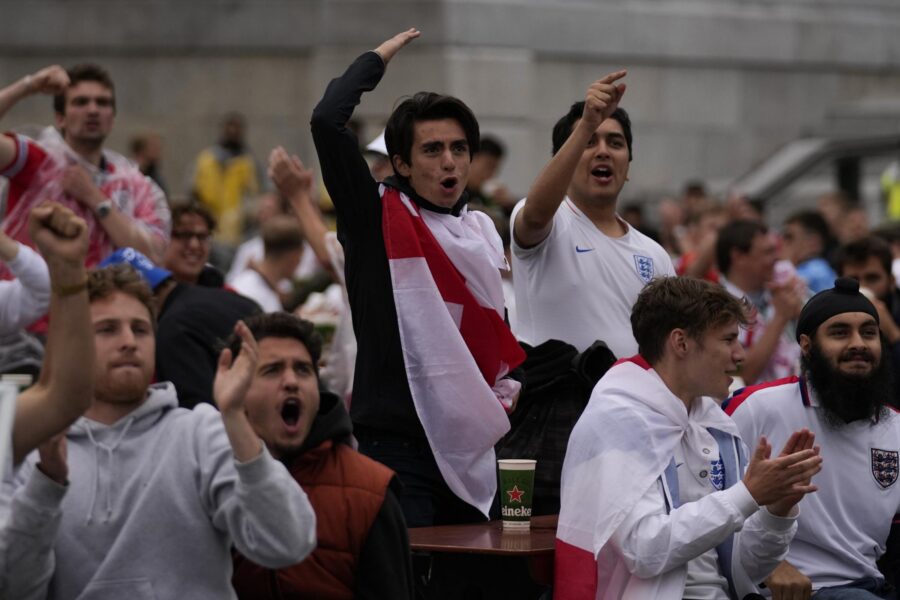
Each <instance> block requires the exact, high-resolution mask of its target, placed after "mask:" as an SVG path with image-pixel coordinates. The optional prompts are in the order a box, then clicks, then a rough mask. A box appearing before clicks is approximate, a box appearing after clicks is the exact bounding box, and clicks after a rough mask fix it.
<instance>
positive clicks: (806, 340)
mask: <svg viewBox="0 0 900 600" xmlns="http://www.w3.org/2000/svg"><path fill="white" fill-rule="evenodd" d="M799 344H800V352H802V353H803V356H809V348H810V347H811V346H812V338H811V337H809V336H808V335H806V334H805V333H801V334H800V340H799Z"/></svg>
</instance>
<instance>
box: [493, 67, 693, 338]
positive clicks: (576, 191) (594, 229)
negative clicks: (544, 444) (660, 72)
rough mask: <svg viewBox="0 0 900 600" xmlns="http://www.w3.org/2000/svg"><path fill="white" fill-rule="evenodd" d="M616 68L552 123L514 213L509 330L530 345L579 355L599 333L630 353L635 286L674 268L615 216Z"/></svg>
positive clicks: (626, 152) (619, 134)
mask: <svg viewBox="0 0 900 600" xmlns="http://www.w3.org/2000/svg"><path fill="white" fill-rule="evenodd" d="M625 74H626V72H625V71H616V72H614V73H610V74H609V75H606V76H605V77H603V78H602V79H599V80H597V81H596V82H594V83H593V84H592V85H591V86H590V87H589V88H588V91H587V95H586V97H585V100H584V101H583V102H576V103H575V104H573V105H572V107H571V108H570V109H569V112H568V113H567V114H566V115H565V116H563V117H562V118H561V119H560V120H559V121H558V122H557V123H556V125H555V126H554V127H553V158H552V159H551V160H550V162H549V163H547V166H546V167H544V170H543V171H542V172H541V174H540V175H538V177H537V179H536V180H535V182H534V184H532V186H531V189H530V190H529V192H528V197H527V198H526V199H525V200H523V201H521V202H520V203H519V204H518V205H517V206H516V208H515V209H514V210H513V214H512V221H511V223H512V232H513V235H512V257H513V261H512V262H513V272H514V273H515V277H514V278H513V285H514V287H515V292H516V322H515V323H513V330H514V331H515V332H516V335H517V336H518V337H519V339H521V340H523V341H525V342H527V343H529V344H531V345H532V346H536V345H538V344H541V343H543V342H545V341H546V340H548V339H557V340H563V341H565V342H568V343H570V344H572V345H573V346H575V347H576V348H577V349H578V351H579V352H583V351H584V350H586V349H587V348H588V347H589V346H590V345H591V344H593V343H594V342H595V341H597V340H603V341H604V342H606V344H607V346H609V348H610V350H612V351H613V354H615V355H616V356H631V355H632V354H634V353H635V352H637V343H636V342H635V340H634V337H633V336H632V334H631V328H630V326H629V322H628V319H629V316H630V315H631V307H632V305H633V304H634V302H635V300H636V299H637V295H638V293H639V292H640V291H641V288H643V287H644V286H645V285H646V284H648V283H649V282H650V281H651V280H652V279H653V278H654V277H660V276H667V275H674V274H675V268H674V267H673V266H672V260H671V259H670V258H669V255H668V254H667V253H666V252H665V250H663V248H662V247H661V246H660V245H659V244H657V243H656V242H654V241H653V240H651V239H650V238H648V237H647V236H645V235H644V234H642V233H640V232H639V231H637V230H636V229H634V228H633V227H631V226H629V225H628V224H627V223H626V222H625V221H624V220H623V219H622V218H621V217H619V215H618V214H617V213H616V203H617V201H618V198H619V194H620V193H621V191H622V188H623V187H624V185H625V182H626V181H628V166H629V163H630V162H631V159H632V136H631V120H630V119H629V117H628V114H627V113H626V112H625V110H624V109H622V108H619V102H620V101H621V99H622V96H623V95H624V93H625V84H624V83H620V81H621V79H622V78H623V77H625Z"/></svg>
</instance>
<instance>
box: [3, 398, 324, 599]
mask: <svg viewBox="0 0 900 600" xmlns="http://www.w3.org/2000/svg"><path fill="white" fill-rule="evenodd" d="M37 461H38V456H37V453H36V452H34V453H32V454H31V455H30V456H29V457H28V458H27V459H26V462H25V464H24V465H23V467H22V468H21V469H20V471H19V473H18V475H17V478H16V484H17V487H18V491H17V492H16V497H15V502H19V503H22V504H23V505H35V506H42V507H44V508H45V510H46V507H47V506H52V503H53V502H54V501H57V502H58V500H57V499H55V498H62V519H61V523H60V525H59V531H58V533H57V534H56V535H55V544H53V545H52V550H53V555H54V558H55V563H56V565H55V570H54V571H53V573H52V577H50V579H49V588H47V595H46V597H47V598H48V599H56V598H76V599H78V600H107V599H109V600H112V599H114V598H115V599H122V598H125V599H127V600H149V599H157V598H159V599H162V598H191V599H192V600H202V599H206V598H209V599H213V598H216V599H219V598H234V597H235V595H234V591H233V590H232V588H231V545H232V544H234V546H236V547H237V549H238V550H239V551H240V552H241V554H243V555H245V556H247V557H248V558H250V559H251V560H253V561H254V562H257V563H259V564H261V565H263V566H266V567H269V568H273V569H275V568H281V567H285V566H288V565H291V564H294V563H297V562H300V561H301V560H303V559H304V558H305V557H306V556H307V555H308V554H309V553H310V552H311V551H312V549H313V548H314V547H315V542H316V538H315V531H316V525H315V514H314V513H313V509H312V507H311V506H310V504H309V501H308V500H307V498H306V494H305V493H304V492H303V490H302V489H301V488H300V486H298V485H297V484H296V483H295V482H294V480H293V479H292V478H291V476H290V474H289V473H288V471H287V470H286V469H285V468H284V466H283V465H281V464H280V463H278V462H277V461H275V460H274V459H273V458H272V457H271V456H270V455H269V454H268V452H267V451H265V450H264V451H263V453H262V454H261V455H260V456H259V457H257V458H254V459H253V460H251V461H249V462H246V463H243V464H239V463H237V462H236V461H235V459H234V456H233V453H232V450H231V446H230V444H229V442H228V438H227V435H226V433H225V427H224V425H223V423H222V419H221V416H220V415H219V413H218V412H217V411H216V410H215V409H214V408H213V407H212V406H210V405H207V404H200V405H198V406H197V407H196V408H194V409H193V410H187V409H184V408H178V399H177V397H176V395H175V388H174V387H173V386H172V384H170V383H161V384H156V385H153V386H151V387H150V390H149V392H148V397H147V400H146V401H145V402H144V403H143V404H142V405H141V406H140V407H138V408H137V409H136V410H135V411H134V412H132V413H131V414H130V415H128V416H127V417H124V418H122V419H120V420H119V421H118V422H116V423H115V424H113V425H111V426H106V425H102V424H100V423H97V422H95V421H92V420H90V419H87V418H81V419H79V420H78V421H76V422H75V424H74V425H73V426H72V427H71V429H70V431H69V434H68V462H69V481H70V483H69V486H68V490H66V492H65V494H62V493H57V494H55V495H54V494H53V492H52V490H53V487H54V486H55V487H56V488H59V489H63V488H62V487H61V486H58V485H57V484H55V483H53V482H50V481H49V480H47V478H46V477H44V476H43V474H42V473H41V472H40V471H38V470H37V469H35V468H34V466H35V464H36V463H37ZM29 478H32V479H36V480H38V481H37V482H36V483H38V484H39V485H35V484H34V483H35V482H32V483H29V485H27V486H26V485H25V483H26V482H28V480H29ZM41 480H43V481H41ZM57 492H58V490H57ZM50 529H52V528H50ZM41 534H42V535H43V539H41V535H35V536H18V537H17V538H16V539H15V542H14V543H12V544H11V546H10V548H9V553H10V556H9V562H8V564H9V565H10V566H12V565H18V566H17V567H16V568H15V570H10V571H9V572H7V573H6V577H7V584H8V585H9V587H8V590H7V591H8V592H10V593H13V594H14V595H15V597H22V596H19V595H16V592H15V590H24V589H28V588H31V590H33V588H34V585H33V584H34V581H33V580H32V581H28V582H22V581H17V580H16V575H17V573H18V572H22V573H24V572H29V571H30V572H31V573H33V572H34V566H35V562H37V563H38V564H39V563H41V562H43V563H44V569H45V572H46V570H48V569H53V567H52V561H51V560H49V557H48V556H47V554H48V553H49V545H47V541H48V540H47V538H46V536H47V535H52V534H53V531H52V530H51V531H49V532H47V531H46V529H45V530H44V531H43V532H41ZM50 539H52V538H50ZM42 545H47V547H48V550H47V552H44V553H42V552H41V546H42ZM42 554H43V555H42ZM23 561H25V562H26V564H24V565H23ZM28 563H30V564H28ZM28 567H30V568H28ZM48 574H49V573H48ZM35 597H44V596H43V594H42V593H41V592H38V593H37V594H36V596H35Z"/></svg>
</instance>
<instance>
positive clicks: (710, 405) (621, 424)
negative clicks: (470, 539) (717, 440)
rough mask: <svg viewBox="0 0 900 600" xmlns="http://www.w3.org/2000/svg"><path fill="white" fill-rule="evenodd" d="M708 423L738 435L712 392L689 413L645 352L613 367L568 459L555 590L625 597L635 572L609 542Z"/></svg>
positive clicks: (572, 595)
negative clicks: (677, 450)
mask: <svg viewBox="0 0 900 600" xmlns="http://www.w3.org/2000/svg"><path fill="white" fill-rule="evenodd" d="M708 428H714V429H717V430H720V431H722V432H724V433H727V434H729V435H732V436H738V431H737V426H736V425H735V424H734V422H733V421H732V420H731V419H730V418H729V417H727V416H726V415H725V413H724V412H723V411H722V409H721V408H720V407H719V405H718V404H716V403H715V402H714V401H713V400H712V399H710V398H698V399H697V400H695V404H694V405H693V407H692V409H691V414H690V417H689V416H688V411H687V408H686V407H685V405H684V402H682V401H681V400H680V399H679V398H678V397H677V396H675V395H674V394H673V393H672V392H671V391H670V390H669V388H668V387H667V386H666V384H665V382H664V381H663V380H662V379H661V378H660V377H659V375H658V374H657V373H656V371H654V370H653V369H652V368H651V367H650V365H649V364H648V363H647V362H646V361H645V360H644V359H643V358H642V357H640V356H635V357H632V358H629V359H623V360H620V361H619V362H618V363H616V364H615V365H614V366H613V367H612V368H611V369H610V370H609V371H607V373H606V374H605V375H604V376H603V378H602V379H601V380H600V382H599V383H598V384H597V387H596V388H594V392H593V393H592V395H591V399H590V402H589V403H588V406H587V408H586V409H585V411H584V413H583V414H582V416H581V418H580V419H579V421H578V423H577V424H576V425H575V428H574V429H573V430H572V435H571V437H570V438H569V446H568V449H567V451H566V459H565V462H564V463H563V471H562V485H561V507H560V514H559V526H558V529H557V541H556V559H555V560H556V569H555V576H554V577H555V580H556V583H555V586H554V597H558V598H561V599H565V600H571V599H576V598H577V599H592V598H603V599H605V598H620V597H622V593H623V591H624V589H625V588H626V587H627V586H628V585H629V583H630V581H629V580H630V579H631V575H630V573H629V572H628V571H627V569H626V568H625V567H624V564H623V563H622V562H621V560H620V558H619V557H618V556H617V553H616V552H615V551H613V550H611V549H610V548H609V547H608V546H607V542H608V541H609V540H610V537H611V536H612V534H613V532H615V530H616V529H617V528H618V527H619V525H621V524H622V522H623V521H624V520H625V518H626V517H627V516H628V514H629V513H630V512H631V510H632V509H633V508H634V506H635V505H636V504H637V502H638V500H640V498H641V497H642V496H643V495H644V494H645V493H646V492H647V490H649V489H650V486H652V485H653V484H654V483H655V482H656V480H657V478H659V477H660V475H662V473H663V472H664V471H665V469H666V466H667V465H668V464H669V462H670V461H671V460H672V457H673V455H674V451H675V447H676V444H679V443H681V442H682V439H683V438H691V437H695V436H696V437H697V438H698V439H700V436H703V435H705V433H704V432H706V431H707V429H708ZM687 442H688V444H689V445H691V446H693V447H702V446H701V445H700V442H691V441H690V440H689V439H688V440H687ZM679 597H680V596H679Z"/></svg>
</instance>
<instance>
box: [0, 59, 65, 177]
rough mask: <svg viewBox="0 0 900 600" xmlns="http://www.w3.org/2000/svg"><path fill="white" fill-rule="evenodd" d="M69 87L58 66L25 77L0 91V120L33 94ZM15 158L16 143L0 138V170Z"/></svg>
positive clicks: (50, 92) (58, 91)
mask: <svg viewBox="0 0 900 600" xmlns="http://www.w3.org/2000/svg"><path fill="white" fill-rule="evenodd" d="M68 85H69V76H68V74H66V71H65V69H63V68H62V67H60V66H59V65H53V66H51V67H44V68H43V69H41V70H40V71H38V72H37V73H32V74H31V75H26V76H25V77H23V78H22V79H19V80H17V81H15V82H14V83H11V84H9V85H8V86H6V87H5V88H3V89H2V90H0V119H2V118H3V117H4V116H5V115H6V113H7V112H9V109H11V108H12V107H13V106H15V104H16V103H17V102H18V101H19V100H22V99H23V98H25V97H26V96H31V95H33V94H58V93H60V92H62V91H63V90H65V89H66V87H68ZM15 156H16V143H15V141H14V140H12V139H11V138H9V137H7V136H0V170H3V169H5V168H6V167H8V166H9V165H10V163H12V161H13V160H14V159H15Z"/></svg>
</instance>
